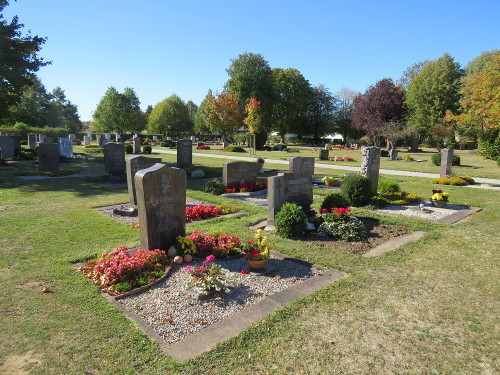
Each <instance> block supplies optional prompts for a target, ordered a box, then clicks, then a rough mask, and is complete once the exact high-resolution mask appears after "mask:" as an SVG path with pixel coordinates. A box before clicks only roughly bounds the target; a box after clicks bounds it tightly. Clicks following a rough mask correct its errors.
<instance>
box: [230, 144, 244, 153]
mask: <svg viewBox="0 0 500 375" xmlns="http://www.w3.org/2000/svg"><path fill="white" fill-rule="evenodd" d="M226 151H231V152H246V151H245V149H244V148H243V147H241V146H236V145H229V146H227V147H226Z"/></svg>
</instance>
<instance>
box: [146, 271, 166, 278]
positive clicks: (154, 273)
mask: <svg viewBox="0 0 500 375" xmlns="http://www.w3.org/2000/svg"><path fill="white" fill-rule="evenodd" d="M164 273H165V271H162V270H157V271H151V272H150V273H149V276H151V277H154V278H155V279H157V278H159V277H162V276H163V274H164Z"/></svg>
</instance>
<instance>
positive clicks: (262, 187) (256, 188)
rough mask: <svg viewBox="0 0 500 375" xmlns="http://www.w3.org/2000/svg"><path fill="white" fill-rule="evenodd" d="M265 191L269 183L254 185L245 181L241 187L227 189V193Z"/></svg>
mask: <svg viewBox="0 0 500 375" xmlns="http://www.w3.org/2000/svg"><path fill="white" fill-rule="evenodd" d="M265 189H267V182H257V183H255V184H252V183H251V182H250V181H245V182H244V183H242V184H241V185H240V186H235V187H232V188H228V189H226V193H239V192H252V191H259V190H265Z"/></svg>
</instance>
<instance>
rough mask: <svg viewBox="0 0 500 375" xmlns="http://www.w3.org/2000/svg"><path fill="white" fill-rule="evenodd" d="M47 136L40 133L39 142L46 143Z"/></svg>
mask: <svg viewBox="0 0 500 375" xmlns="http://www.w3.org/2000/svg"><path fill="white" fill-rule="evenodd" d="M44 139H45V136H44V135H43V134H38V142H39V143H44V142H43V141H44Z"/></svg>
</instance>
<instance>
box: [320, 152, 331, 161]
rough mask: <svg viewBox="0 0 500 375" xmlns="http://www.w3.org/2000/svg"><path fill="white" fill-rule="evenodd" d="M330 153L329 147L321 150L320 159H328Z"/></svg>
mask: <svg viewBox="0 0 500 375" xmlns="http://www.w3.org/2000/svg"><path fill="white" fill-rule="evenodd" d="M329 156H330V153H329V151H328V149H324V150H319V156H318V157H319V160H328V158H329Z"/></svg>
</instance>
